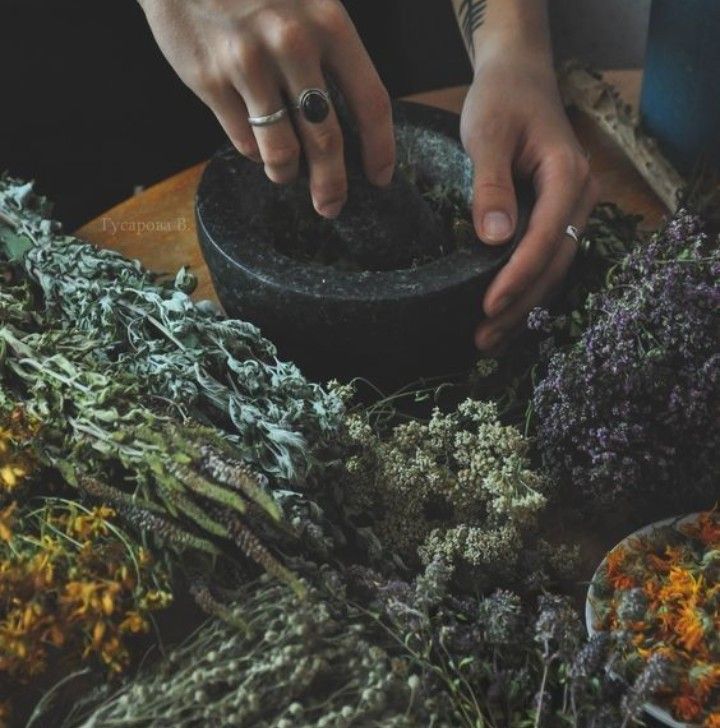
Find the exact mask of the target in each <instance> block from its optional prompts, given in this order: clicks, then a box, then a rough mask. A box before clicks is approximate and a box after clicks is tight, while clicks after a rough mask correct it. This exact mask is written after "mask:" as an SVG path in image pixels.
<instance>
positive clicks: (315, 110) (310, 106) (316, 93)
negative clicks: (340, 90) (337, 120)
mask: <svg viewBox="0 0 720 728" xmlns="http://www.w3.org/2000/svg"><path fill="white" fill-rule="evenodd" d="M295 110H296V111H299V112H300V113H301V114H302V116H303V118H304V119H305V120H306V121H309V122H310V123H311V124H321V123H322V122H323V121H325V119H327V118H328V116H329V114H330V94H329V93H328V92H327V91H325V90H323V89H321V88H306V89H303V90H302V91H301V92H300V95H299V96H298V99H297V103H296V104H295Z"/></svg>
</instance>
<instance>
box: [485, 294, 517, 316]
mask: <svg viewBox="0 0 720 728" xmlns="http://www.w3.org/2000/svg"><path fill="white" fill-rule="evenodd" d="M514 300H515V299H514V298H513V297H512V296H503V297H502V298H501V299H499V300H498V301H497V303H496V304H495V305H494V306H491V307H490V310H489V311H488V316H497V315H498V314H501V313H502V312H503V311H504V310H505V309H506V308H507V307H508V306H509V305H510V304H511V303H512V302H513V301H514Z"/></svg>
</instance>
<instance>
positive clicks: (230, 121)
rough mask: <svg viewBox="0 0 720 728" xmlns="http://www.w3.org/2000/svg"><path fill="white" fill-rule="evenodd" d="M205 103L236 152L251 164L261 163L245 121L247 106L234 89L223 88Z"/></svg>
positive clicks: (248, 126) (255, 143) (255, 144)
mask: <svg viewBox="0 0 720 728" xmlns="http://www.w3.org/2000/svg"><path fill="white" fill-rule="evenodd" d="M207 103H208V105H209V106H210V108H211V109H212V112H213V113H214V114H215V116H216V117H217V120H218V121H219V122H220V125H221V126H222V128H223V129H224V131H225V133H226V134H227V136H228V139H229V140H230V141H231V142H232V144H233V145H234V147H235V148H236V149H237V150H238V152H240V154H242V155H243V156H245V157H248V159H252V160H253V162H261V161H262V157H261V156H260V150H259V149H258V145H257V142H256V141H255V135H254V134H253V130H252V127H251V126H250V124H249V123H248V120H247V118H248V116H249V114H248V110H247V106H246V105H245V102H244V101H243V100H242V98H241V97H240V95H239V94H238V92H237V91H236V90H235V88H234V87H232V86H230V85H228V86H226V87H224V88H223V89H221V90H220V91H218V92H215V93H214V94H212V96H211V97H210V98H209V99H208V101H207Z"/></svg>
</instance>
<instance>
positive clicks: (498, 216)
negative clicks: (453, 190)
mask: <svg viewBox="0 0 720 728" xmlns="http://www.w3.org/2000/svg"><path fill="white" fill-rule="evenodd" d="M470 134H471V136H470V137H469V138H468V136H467V135H465V146H466V149H467V152H468V154H469V155H470V158H471V159H472V162H473V167H474V170H475V179H474V181H473V221H474V223H475V230H476V232H477V234H478V237H479V238H480V239H481V240H482V241H483V242H485V243H488V244H489V245H498V244H502V243H506V242H507V241H508V240H509V239H510V238H511V237H512V234H513V232H514V231H515V226H516V224H517V202H516V199H515V186H514V185H513V179H512V161H513V157H514V151H515V139H514V136H513V135H512V134H511V133H510V130H509V129H507V128H506V127H499V126H497V125H496V124H494V123H489V124H480V125H479V127H476V129H475V130H473V131H472V132H470Z"/></svg>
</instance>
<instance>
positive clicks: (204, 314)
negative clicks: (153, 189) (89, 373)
mask: <svg viewBox="0 0 720 728" xmlns="http://www.w3.org/2000/svg"><path fill="white" fill-rule="evenodd" d="M49 214H50V208H49V205H48V203H47V202H46V201H45V200H44V199H43V198H40V197H38V196H37V195H35V194H34V193H33V191H32V185H31V184H22V183H21V182H19V181H17V180H13V179H11V178H9V177H4V178H2V179H0V250H2V251H3V252H4V253H5V255H6V256H7V257H8V258H10V259H13V260H18V261H20V263H21V264H22V266H23V268H24V270H25V271H26V272H27V274H28V276H29V278H30V279H31V280H32V281H33V282H34V283H37V284H38V285H39V287H40V290H41V293H42V297H43V304H42V305H43V310H44V313H45V316H46V317H47V318H48V320H52V321H54V322H56V324H57V325H58V326H61V325H62V326H66V327H67V328H69V329H72V330H73V331H74V332H76V333H78V334H81V335H82V336H83V337H85V338H86V339H87V341H89V342H90V341H92V342H93V350H92V351H90V352H89V354H90V355H91V356H93V357H95V358H97V359H98V360H99V361H100V362H101V364H102V365H103V366H106V365H107V366H108V367H110V368H112V369H113V370H114V371H117V372H125V373H126V374H127V375H129V376H132V377H134V378H136V379H137V381H138V382H139V383H140V385H141V387H142V390H143V394H144V395H145V396H154V397H164V398H167V399H169V400H171V401H173V402H175V403H176V404H177V406H178V408H180V410H181V411H182V413H183V414H187V415H189V416H192V417H194V418H195V419H197V420H198V421H200V422H205V423H208V424H214V425H217V426H218V427H220V428H221V429H222V430H223V431H224V432H225V433H226V436H227V437H228V439H229V440H230V441H231V442H233V444H234V445H235V446H236V448H237V449H238V451H239V452H240V454H241V455H242V457H243V458H244V459H246V460H247V461H248V462H250V463H252V464H253V465H255V466H257V467H258V468H260V469H261V470H262V471H263V472H265V473H267V474H268V475H274V476H277V477H279V478H282V479H285V480H292V481H293V483H296V484H297V482H298V481H301V480H302V479H303V478H304V477H305V475H306V474H307V472H308V470H309V468H310V466H311V465H312V464H313V463H314V462H315V458H314V453H316V452H317V450H318V449H319V448H321V447H322V446H323V445H324V444H325V443H326V441H327V440H328V438H330V437H331V436H332V434H333V433H334V431H335V429H336V427H337V424H338V422H339V419H340V417H341V415H342V406H341V403H340V401H339V400H338V398H336V397H335V396H333V395H332V394H330V393H328V392H327V391H325V390H324V389H322V388H321V387H320V386H318V385H316V384H312V383H310V382H308V381H307V380H306V379H305V378H304V377H303V376H302V375H301V373H300V372H299V371H298V369H297V368H296V367H295V366H294V365H293V364H290V363H286V362H281V361H278V359H277V358H276V351H275V347H274V346H273V345H272V344H271V343H270V342H269V341H268V340H267V339H264V338H263V337H262V336H261V335H260V332H259V331H258V330H257V328H256V327H254V326H253V325H252V324H249V323H246V322H243V321H237V320H232V319H226V318H224V317H222V316H220V315H219V314H218V313H217V312H216V311H215V310H214V307H213V306H212V305H211V304H209V303H208V302H201V303H199V304H196V303H193V301H192V300H191V299H190V297H189V295H188V293H189V292H190V291H191V290H192V288H193V287H194V279H193V278H192V276H191V275H189V274H188V273H187V271H185V270H182V271H180V273H179V274H178V276H177V278H176V279H175V281H174V282H173V283H171V284H169V285H162V284H159V283H157V282H156V280H155V277H154V276H153V275H152V274H151V273H149V272H147V271H145V270H144V269H143V268H142V267H141V266H140V265H139V263H137V262H136V261H130V260H127V259H125V258H123V257H122V256H121V255H119V254H117V253H115V252H112V251H108V250H100V249H98V248H96V247H94V246H92V245H90V244H88V243H84V242H82V241H80V240H77V239H75V238H73V237H70V236H66V235H62V234H61V232H60V230H59V225H58V224H57V223H55V222H53V221H51V220H50V219H49Z"/></svg>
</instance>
